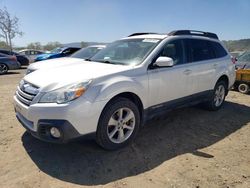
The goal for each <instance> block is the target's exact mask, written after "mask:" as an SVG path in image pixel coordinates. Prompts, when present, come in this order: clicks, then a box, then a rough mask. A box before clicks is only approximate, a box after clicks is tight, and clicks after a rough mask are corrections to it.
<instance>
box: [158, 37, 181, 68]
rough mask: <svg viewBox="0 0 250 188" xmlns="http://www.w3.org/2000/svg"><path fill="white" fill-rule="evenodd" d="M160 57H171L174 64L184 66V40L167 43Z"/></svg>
mask: <svg viewBox="0 0 250 188" xmlns="http://www.w3.org/2000/svg"><path fill="white" fill-rule="evenodd" d="M160 56H164V57H171V58H172V59H173V60H174V64H175V65H177V64H183V63H184V53H183V42H182V40H175V41H172V42H169V43H167V44H166V45H165V46H164V47H163V49H162V51H161V53H160Z"/></svg>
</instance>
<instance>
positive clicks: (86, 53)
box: [26, 45, 105, 74]
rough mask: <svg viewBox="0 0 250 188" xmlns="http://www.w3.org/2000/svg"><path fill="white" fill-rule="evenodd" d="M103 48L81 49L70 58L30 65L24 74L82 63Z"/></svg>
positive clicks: (96, 46)
mask: <svg viewBox="0 0 250 188" xmlns="http://www.w3.org/2000/svg"><path fill="white" fill-rule="evenodd" d="M103 48H105V46H104V45H95V46H89V47H86V48H82V49H81V50H78V51H77V52H75V53H73V54H72V55H71V56H70V57H66V58H60V59H59V60H58V59H50V60H46V62H45V61H42V62H37V63H33V64H30V65H29V66H28V68H27V72H26V74H29V73H31V72H34V71H35V70H38V69H48V68H56V67H61V66H68V65H73V64H76V63H83V62H84V61H83V60H84V59H88V58H90V57H92V56H93V55H95V54H96V53H97V52H99V51H100V50H101V49H103Z"/></svg>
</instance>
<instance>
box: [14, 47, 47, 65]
mask: <svg viewBox="0 0 250 188" xmlns="http://www.w3.org/2000/svg"><path fill="white" fill-rule="evenodd" d="M18 53H19V54H21V55H25V56H26V57H28V58H29V61H30V62H31V63H32V62H34V60H35V58H36V56H37V55H40V54H44V53H45V52H44V51H41V50H32V49H24V50H20V51H19V52H18Z"/></svg>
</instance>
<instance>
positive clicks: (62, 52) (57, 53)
mask: <svg viewBox="0 0 250 188" xmlns="http://www.w3.org/2000/svg"><path fill="white" fill-rule="evenodd" d="M79 49H81V48H78V47H62V48H55V49H54V50H52V51H51V52H50V53H45V54H41V55H38V56H37V57H36V58H35V60H34V62H37V61H43V60H47V59H54V58H59V57H67V56H70V55H71V54H73V53H75V52H76V51H77V50H79Z"/></svg>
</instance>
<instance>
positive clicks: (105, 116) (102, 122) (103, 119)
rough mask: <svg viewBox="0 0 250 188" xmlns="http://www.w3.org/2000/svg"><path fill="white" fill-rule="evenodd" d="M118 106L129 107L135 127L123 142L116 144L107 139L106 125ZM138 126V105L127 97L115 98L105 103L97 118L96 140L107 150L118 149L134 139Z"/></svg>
mask: <svg viewBox="0 0 250 188" xmlns="http://www.w3.org/2000/svg"><path fill="white" fill-rule="evenodd" d="M119 108H129V109H131V110H132V111H133V113H134V115H135V128H134V131H133V133H132V134H131V135H130V137H129V138H128V139H127V140H126V141H125V142H123V143H120V144H116V143H113V142H112V141H111V140H110V139H109V137H108V135H107V126H108V121H109V120H110V117H111V116H112V115H113V113H114V112H115V111H116V110H118V109H119ZM139 127H140V113H139V110H138V107H137V106H136V105H135V104H134V103H133V102H132V101H130V100H129V99H126V98H117V99H114V100H112V101H110V102H109V103H108V104H107V105H106V107H105V108H104V110H103V112H102V114H101V116H100V118H99V122H98V127H97V131H96V141H97V143H98V144H99V145H100V146H102V147H103V148H104V149H107V150H115V149H119V148H122V147H124V146H126V145H128V144H129V143H130V142H131V141H132V140H134V138H135V137H136V135H137V132H138V131H139Z"/></svg>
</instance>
